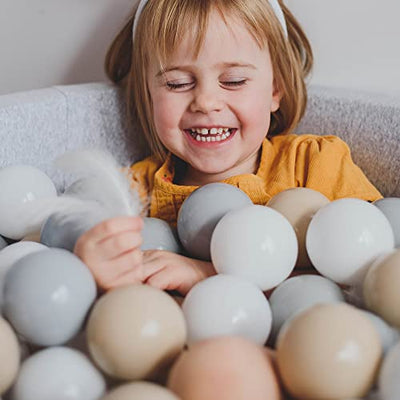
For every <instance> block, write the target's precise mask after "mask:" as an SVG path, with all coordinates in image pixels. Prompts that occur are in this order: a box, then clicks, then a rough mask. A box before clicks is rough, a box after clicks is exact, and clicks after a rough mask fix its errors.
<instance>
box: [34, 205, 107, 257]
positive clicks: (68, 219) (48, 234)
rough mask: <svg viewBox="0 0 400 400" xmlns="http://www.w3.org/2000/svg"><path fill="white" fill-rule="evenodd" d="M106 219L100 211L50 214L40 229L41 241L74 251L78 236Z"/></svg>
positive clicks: (47, 244) (50, 245) (51, 245)
mask: <svg viewBox="0 0 400 400" xmlns="http://www.w3.org/2000/svg"><path fill="white" fill-rule="evenodd" d="M103 219H104V216H103V215H101V214H100V213H99V212H93V213H92V214H89V213H74V214H68V215H66V214H64V213H56V214H52V215H50V217H49V218H47V220H46V221H45V222H44V224H43V226H42V229H41V231H40V242H41V243H43V244H45V245H46V246H48V247H58V248H61V249H66V250H68V251H71V252H73V251H74V247H75V243H76V241H77V240H78V238H79V237H80V236H81V235H82V234H83V233H85V232H86V231H88V230H89V229H91V228H92V227H93V226H95V225H96V224H98V223H99V222H101V221H102V220H103Z"/></svg>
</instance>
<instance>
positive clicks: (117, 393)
mask: <svg viewBox="0 0 400 400" xmlns="http://www.w3.org/2000/svg"><path fill="white" fill-rule="evenodd" d="M101 400H179V398H178V397H177V396H176V395H175V394H174V393H172V392H171V391H170V390H168V389H166V388H164V387H162V386H159V385H156V384H154V383H150V382H131V383H127V384H125V385H121V386H119V387H117V388H115V389H113V390H112V391H111V392H109V393H108V394H106V395H105V396H104V397H102V398H101Z"/></svg>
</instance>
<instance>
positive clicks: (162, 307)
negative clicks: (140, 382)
mask: <svg viewBox="0 0 400 400" xmlns="http://www.w3.org/2000/svg"><path fill="white" fill-rule="evenodd" d="M87 341H88V347H89V351H90V354H91V356H92V358H93V359H94V360H95V362H96V363H97V364H98V365H99V367H100V368H101V369H102V370H103V371H104V372H106V373H107V374H108V375H110V376H112V377H115V378H120V379H127V380H137V379H148V378H149V379H152V378H154V377H156V376H157V375H158V374H160V373H162V372H163V369H164V368H166V366H167V365H169V364H170V363H171V362H172V360H173V359H174V358H175V357H176V356H177V355H178V353H179V352H180V351H181V350H182V348H183V346H184V344H185V341H186V326H185V319H184V316H183V313H182V310H181V309H180V307H179V306H178V304H177V303H176V302H175V300H173V299H172V298H171V297H170V296H169V295H168V294H166V293H165V292H163V291H161V290H158V289H155V288H153V287H150V286H147V285H128V286H124V287H120V288H117V289H114V290H111V291H109V292H107V293H106V294H105V295H103V296H102V297H101V298H100V299H99V300H98V301H97V302H96V303H95V305H94V307H93V309H92V312H91V313H90V316H89V319H88V323H87Z"/></svg>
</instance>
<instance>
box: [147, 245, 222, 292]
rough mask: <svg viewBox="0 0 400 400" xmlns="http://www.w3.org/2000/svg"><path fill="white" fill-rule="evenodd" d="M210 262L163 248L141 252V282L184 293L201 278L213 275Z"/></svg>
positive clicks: (213, 271) (214, 272)
mask: <svg viewBox="0 0 400 400" xmlns="http://www.w3.org/2000/svg"><path fill="white" fill-rule="evenodd" d="M215 274H216V271H215V269H214V267H213V265H212V263H211V262H208V261H201V260H196V259H193V258H188V257H185V256H182V255H180V254H175V253H172V252H169V251H165V250H145V251H144V252H143V283H146V284H148V285H150V286H153V287H156V288H158V289H162V290H176V291H178V292H179V293H181V294H182V295H186V294H187V293H188V292H189V290H190V289H191V288H192V287H193V286H194V285H195V284H196V283H197V282H200V281H201V280H203V279H205V278H208V277H209V276H212V275H215Z"/></svg>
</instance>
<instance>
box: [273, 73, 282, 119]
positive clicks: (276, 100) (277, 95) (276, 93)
mask: <svg viewBox="0 0 400 400" xmlns="http://www.w3.org/2000/svg"><path fill="white" fill-rule="evenodd" d="M281 99H282V91H281V90H280V89H279V87H278V84H277V82H276V80H275V79H274V81H273V84H272V99H271V108H270V112H275V111H277V110H278V109H279V106H280V103H281Z"/></svg>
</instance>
